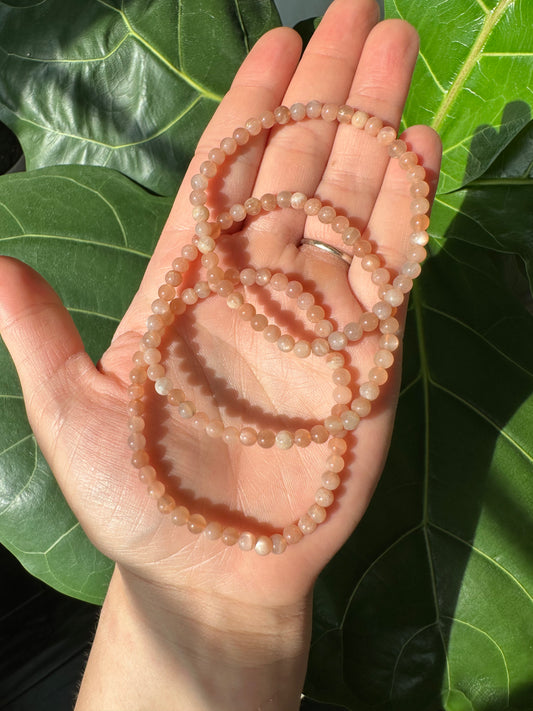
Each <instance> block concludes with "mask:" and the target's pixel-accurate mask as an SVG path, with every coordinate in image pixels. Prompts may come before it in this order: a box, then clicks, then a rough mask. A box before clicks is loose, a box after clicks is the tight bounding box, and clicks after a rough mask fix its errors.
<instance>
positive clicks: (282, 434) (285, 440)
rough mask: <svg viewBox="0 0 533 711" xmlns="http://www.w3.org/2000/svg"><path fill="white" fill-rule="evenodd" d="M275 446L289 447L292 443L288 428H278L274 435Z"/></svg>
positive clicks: (291, 435) (292, 439) (279, 447)
mask: <svg viewBox="0 0 533 711" xmlns="http://www.w3.org/2000/svg"><path fill="white" fill-rule="evenodd" d="M275 440H276V447H278V449H290V448H291V447H292V445H293V444H294V436H293V434H292V432H289V431H288V430H280V431H279V432H278V433H277V435H276V437H275Z"/></svg>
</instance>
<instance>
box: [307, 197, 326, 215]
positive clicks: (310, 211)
mask: <svg viewBox="0 0 533 711" xmlns="http://www.w3.org/2000/svg"><path fill="white" fill-rule="evenodd" d="M321 207H322V203H321V201H320V200H319V199H318V198H309V200H307V201H306V203H305V205H304V212H305V214H306V215H309V216H313V215H318V212H319V210H320V208H321Z"/></svg>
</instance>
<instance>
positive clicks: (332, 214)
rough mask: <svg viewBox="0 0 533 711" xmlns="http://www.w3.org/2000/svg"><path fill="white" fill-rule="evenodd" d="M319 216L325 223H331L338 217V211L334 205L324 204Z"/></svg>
mask: <svg viewBox="0 0 533 711" xmlns="http://www.w3.org/2000/svg"><path fill="white" fill-rule="evenodd" d="M317 217H318V219H319V220H320V222H322V223H323V224H324V225H329V224H331V223H332V222H333V220H334V219H335V218H336V217H337V212H336V210H335V208H334V207H331V206H330V205H324V206H323V207H321V208H320V210H319V211H318V213H317Z"/></svg>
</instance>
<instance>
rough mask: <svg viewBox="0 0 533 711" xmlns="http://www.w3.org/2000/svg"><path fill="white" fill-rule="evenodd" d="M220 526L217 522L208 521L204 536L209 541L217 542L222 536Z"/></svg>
mask: <svg viewBox="0 0 533 711" xmlns="http://www.w3.org/2000/svg"><path fill="white" fill-rule="evenodd" d="M222 531H223V528H222V524H221V523H219V522H218V521H210V522H209V523H208V524H207V526H206V527H205V530H204V535H205V537H206V538H208V539H209V540H210V541H217V540H218V539H219V538H220V537H221V536H222Z"/></svg>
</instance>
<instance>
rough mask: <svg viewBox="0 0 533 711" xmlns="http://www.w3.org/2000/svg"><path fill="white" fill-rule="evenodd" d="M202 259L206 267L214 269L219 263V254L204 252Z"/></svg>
mask: <svg viewBox="0 0 533 711" xmlns="http://www.w3.org/2000/svg"><path fill="white" fill-rule="evenodd" d="M200 261H201V262H202V266H203V267H205V268H206V269H214V268H215V267H216V266H217V264H218V255H217V254H202V256H201V258H200Z"/></svg>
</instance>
